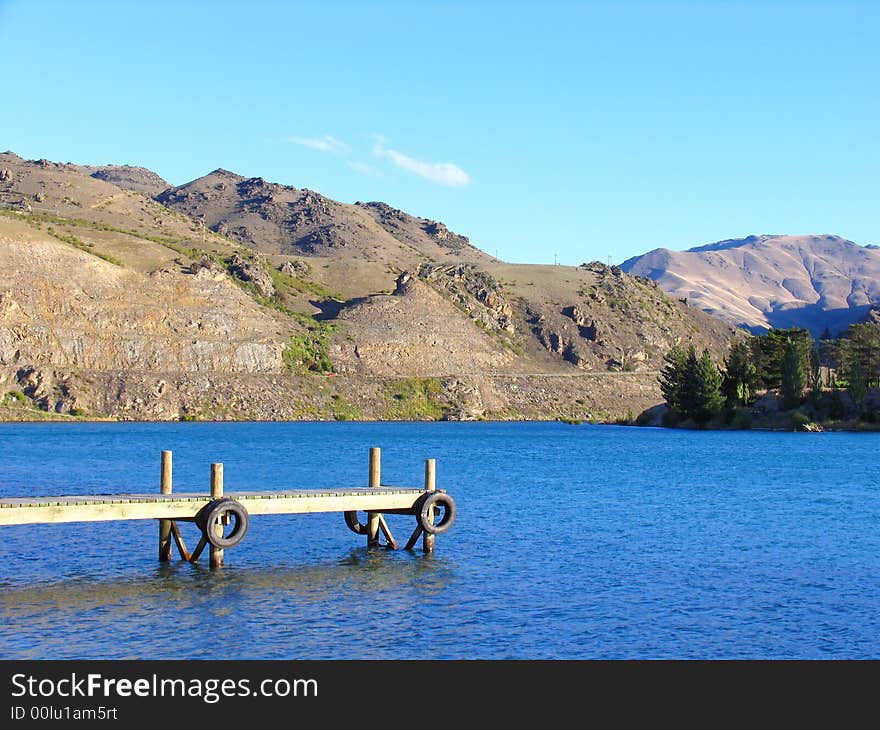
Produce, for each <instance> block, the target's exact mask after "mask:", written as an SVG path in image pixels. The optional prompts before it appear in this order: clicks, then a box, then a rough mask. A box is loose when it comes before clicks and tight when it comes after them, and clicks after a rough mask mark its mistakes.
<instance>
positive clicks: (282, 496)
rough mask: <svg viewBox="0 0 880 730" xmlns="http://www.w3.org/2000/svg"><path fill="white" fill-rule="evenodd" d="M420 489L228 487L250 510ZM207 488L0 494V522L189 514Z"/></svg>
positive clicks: (386, 501)
mask: <svg viewBox="0 0 880 730" xmlns="http://www.w3.org/2000/svg"><path fill="white" fill-rule="evenodd" d="M423 493H424V490H422V489H411V488H404V487H380V488H368V487H355V488H349V489H338V490H326V489H296V490H279V491H261V492H242V491H230V492H228V493H226V496H227V497H232V498H233V499H237V500H238V501H239V502H241V503H242V504H243V505H244V507H245V509H247V511H248V512H249V513H250V514H252V515H268V514H307V513H314V512H347V511H374V512H379V511H382V510H391V509H409V508H411V507H412V506H413V505H414V504H415V503H416V501H417V500H418V499H419V497H420V496H421V495H422V494H423ZM210 499H211V497H210V495H209V494H207V493H186V492H178V493H175V494H169V495H163V494H107V495H67V496H61V497H58V496H52V497H28V498H17V497H5V498H2V499H0V525H24V524H36V523H58V522H100V521H108V520H143V519H163V518H164V519H175V518H178V519H179V518H191V517H194V516H195V515H196V513H197V512H198V511H199V510H200V509H201V508H202V507H203V506H204V505H205V504H207V503H208V502H209V501H210Z"/></svg>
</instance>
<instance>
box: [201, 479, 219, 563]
mask: <svg viewBox="0 0 880 730" xmlns="http://www.w3.org/2000/svg"><path fill="white" fill-rule="evenodd" d="M222 496H223V464H211V499H212V500H213V499H220V497H222ZM205 529H208V530H214V534H215V535H222V534H223V525H221V524H219V523H218V524H216V525H207V526H206V528H205ZM211 567H212V568H221V567H223V548H218V547H214V546H213V545H211Z"/></svg>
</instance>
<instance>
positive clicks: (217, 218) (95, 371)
mask: <svg viewBox="0 0 880 730" xmlns="http://www.w3.org/2000/svg"><path fill="white" fill-rule="evenodd" d="M160 185H162V186H164V181H162V180H161V178H159V177H158V176H157V175H155V174H153V173H150V172H149V171H146V170H143V169H142V168H133V167H126V166H105V167H102V168H92V167H83V166H76V165H70V164H60V163H53V162H49V161H46V160H39V161H28V160H23V159H21V158H19V157H16V156H15V155H13V154H11V153H6V154H2V155H0V261H2V263H3V265H4V272H5V276H4V278H3V280H2V281H0V317H2V319H0V397H2V401H0V417H3V418H34V417H40V416H42V417H46V416H48V415H53V417H55V416H58V415H59V414H61V415H62V416H65V417H69V414H73V415H75V416H78V417H112V418H126V419H180V418H186V419H207V418H210V419H214V418H221V419H223V418H248V419H302V418H307V419H316V418H322V419H323V418H337V419H347V418H370V419H384V418H403V419H410V418H448V419H460V418H558V417H563V418H572V419H586V418H598V419H607V418H614V417H622V416H625V415H626V414H627V413H628V412H632V413H638V412H639V411H641V410H643V409H644V408H645V407H647V406H649V405H652V404H653V403H655V402H657V401H658V400H659V393H658V389H657V383H656V371H657V370H658V369H659V367H660V364H661V360H662V356H663V354H664V353H665V352H666V351H667V350H668V349H669V348H670V347H671V346H672V345H674V344H683V345H687V344H691V343H692V344H695V345H696V346H697V347H699V348H703V347H708V348H710V349H711V350H712V351H713V353H714V354H715V355H716V357H721V356H723V355H724V354H725V353H726V351H727V348H728V345H729V342H730V340H731V338H732V337H735V336H738V335H737V333H736V332H735V331H734V330H733V329H732V328H731V327H730V326H728V325H725V324H724V323H722V322H721V321H720V320H717V319H714V318H712V317H710V316H708V315H706V314H705V313H703V312H701V311H699V310H698V309H696V308H695V307H691V306H688V305H686V304H685V303H683V302H681V301H679V300H678V299H675V298H671V297H669V296H667V295H666V294H665V293H664V292H663V291H662V290H661V289H660V288H659V287H658V286H657V285H656V284H655V283H654V282H652V281H650V280H649V279H645V278H640V277H634V276H631V275H629V274H626V273H625V272H623V271H622V270H621V269H618V268H616V267H607V266H604V265H602V264H598V263H594V264H589V265H584V266H581V267H577V268H574V267H562V266H528V265H514V264H506V263H503V262H499V261H497V260H495V259H493V258H492V257H489V256H488V255H486V254H484V253H483V252H481V251H480V250H479V249H477V248H475V247H474V246H472V245H471V244H470V242H469V241H468V240H467V238H465V237H464V236H461V235H458V234H455V233H453V232H451V231H449V230H448V229H447V228H446V226H444V225H443V224H442V223H439V222H437V221H430V220H427V219H423V218H417V217H414V216H410V215H408V214H406V213H403V212H401V211H399V210H396V209H394V208H391V207H390V206H387V205H385V204H383V203H356V204H353V205H350V204H345V203H339V202H336V201H333V200H330V199H328V198H325V197H323V196H321V195H319V194H318V193H315V192H312V191H309V190H301V189H297V188H292V187H288V186H282V185H276V184H274V183H268V182H266V181H264V180H262V179H260V178H243V177H241V176H238V175H235V174H233V173H230V172H226V171H222V170H218V171H215V172H214V173H211V174H210V175H208V176H206V177H203V178H200V179H199V180H196V181H194V182H193V183H190V184H188V185H184V186H180V187H167V186H164V187H163V189H162V190H161V191H158V190H157V188H158V187H159V186H160Z"/></svg>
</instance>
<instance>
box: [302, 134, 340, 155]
mask: <svg viewBox="0 0 880 730" xmlns="http://www.w3.org/2000/svg"><path fill="white" fill-rule="evenodd" d="M287 141H288V142H293V143H294V144H298V145H302V146H303V147H309V148H310V149H313V150H318V151H319V152H333V153H337V154H338V153H339V152H347V151H348V145H347V144H345V142H342V141H340V140H338V139H336V137H331V136H330V135H329V134H325V135H324V136H323V137H288V138H287Z"/></svg>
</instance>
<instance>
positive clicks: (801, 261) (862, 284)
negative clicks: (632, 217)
mask: <svg viewBox="0 0 880 730" xmlns="http://www.w3.org/2000/svg"><path fill="white" fill-rule="evenodd" d="M621 268H623V269H624V270H625V271H627V272H629V273H632V274H636V275H639V276H645V277H648V278H650V279H653V280H654V281H656V282H657V283H658V284H659V285H660V286H661V287H662V288H663V290H664V291H666V292H667V293H669V294H671V295H672V296H675V297H679V298H687V300H688V302H689V303H690V304H693V305H695V306H698V307H700V308H701V309H703V310H705V311H706V312H709V313H711V314H713V315H716V316H718V317H720V318H722V319H724V320H726V321H727V322H730V323H731V324H735V325H738V326H744V327H748V328H749V329H752V330H753V331H761V330H766V329H768V328H770V327H783V328H784V327H792V326H799V327H806V328H808V329H810V330H811V331H812V332H813V334H814V336H819V335H820V334H821V333H822V331H823V330H824V329H825V328H826V327H827V328H829V329H830V331H831V332H832V333H833V334H836V333H837V332H839V331H841V330H843V329H845V328H846V327H847V326H848V325H849V324H851V323H852V322H856V321H858V320H859V319H860V318H861V317H863V316H865V314H866V313H867V311H868V310H869V309H870V307H871V305H872V304H877V303H880V248H877V247H876V246H859V245H857V244H855V243H853V242H852V241H847V240H846V239H843V238H840V237H839V236H749V237H748V238H740V239H732V240H728V241H720V242H718V243H712V244H709V245H707V246H700V247H698V248H692V249H689V250H687V251H669V250H668V249H662V248H661V249H656V250H654V251H651V252H649V253H646V254H644V255H643V256H636V257H635V258H631V259H629V260H628V261H625V262H624V263H623V264H622V266H621Z"/></svg>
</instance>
